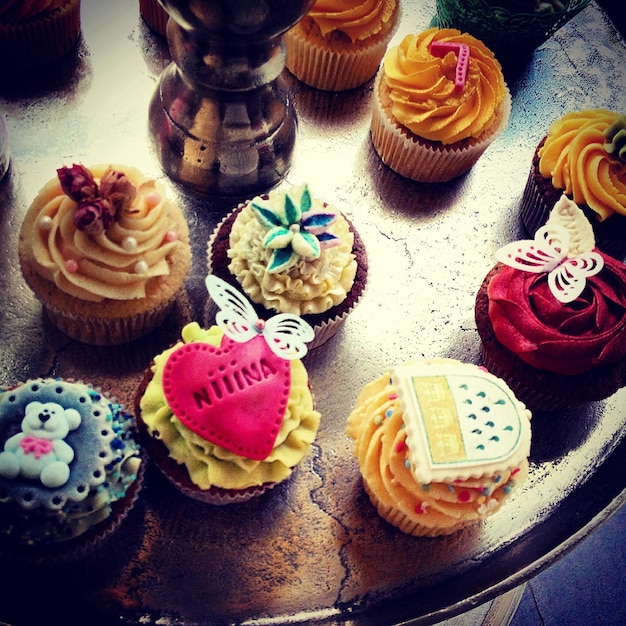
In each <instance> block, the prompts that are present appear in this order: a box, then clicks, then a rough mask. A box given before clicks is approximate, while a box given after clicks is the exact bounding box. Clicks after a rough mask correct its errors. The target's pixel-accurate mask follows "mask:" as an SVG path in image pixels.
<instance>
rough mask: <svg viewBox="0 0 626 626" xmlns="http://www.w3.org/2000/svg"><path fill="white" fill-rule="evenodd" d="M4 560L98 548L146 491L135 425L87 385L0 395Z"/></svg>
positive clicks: (44, 386) (60, 384) (49, 383)
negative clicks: (143, 491)
mask: <svg viewBox="0 0 626 626" xmlns="http://www.w3.org/2000/svg"><path fill="white" fill-rule="evenodd" d="M0 450H1V451H0V554H2V555H3V556H8V557H19V558H22V559H29V560H30V559H33V560H40V559H45V560H48V559H51V560H53V561H59V560H67V559H73V558H78V557H81V556H85V555H86V554H89V553H91V552H93V550H95V549H96V548H98V547H99V546H100V545H101V544H102V542H103V540H104V539H105V538H106V537H108V536H109V535H110V534H111V533H112V532H113V531H114V530H115V529H116V528H117V527H118V526H119V524H120V523H121V522H122V520H123V519H124V518H125V517H126V515H127V513H128V512H129V511H130V509H131V507H132V505H133V503H134V502H135V499H136V496H137V493H138V490H139V488H140V485H141V478H142V465H141V457H140V451H139V446H138V445H137V443H136V442H135V439H134V420H133V417H132V416H131V415H130V414H128V413H127V412H126V411H125V410H124V408H123V407H122V406H121V405H120V404H118V403H117V402H116V401H115V400H114V399H111V398H109V397H107V396H105V395H104V394H103V393H102V392H100V391H98V390H96V389H94V388H92V387H90V386H88V385H86V384H84V383H81V382H70V381H64V380H59V379H52V378H40V379H34V380H29V381H27V382H24V383H20V384H18V385H15V386H13V387H9V388H3V389H0Z"/></svg>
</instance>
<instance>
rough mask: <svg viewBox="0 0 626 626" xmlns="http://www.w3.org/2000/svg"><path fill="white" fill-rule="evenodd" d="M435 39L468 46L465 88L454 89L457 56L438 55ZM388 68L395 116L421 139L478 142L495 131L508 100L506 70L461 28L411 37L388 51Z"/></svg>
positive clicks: (487, 50)
mask: <svg viewBox="0 0 626 626" xmlns="http://www.w3.org/2000/svg"><path fill="white" fill-rule="evenodd" d="M433 41H439V42H452V43H456V44H465V45H467V46H468V47H469V50H470V58H469V64H468V68H467V76H466V79H465V86H464V88H463V89H462V90H455V74H456V67H457V54H456V53H455V52H454V51H450V52H448V53H446V54H445V55H444V56H443V57H441V56H437V55H435V54H433V52H432V51H431V49H430V47H431V44H432V42H433ZM384 70H385V71H384V74H383V80H384V81H385V82H386V84H387V86H388V87H389V89H390V98H391V101H392V109H391V111H392V114H393V116H394V117H395V118H396V119H397V120H398V122H399V123H400V124H402V125H403V126H405V127H406V128H408V129H409V130H410V131H411V132H413V133H414V134H416V135H418V136H419V137H423V138H425V139H429V140H431V141H440V142H442V143H444V144H451V143H454V142H457V141H460V140H463V139H468V138H479V137H480V136H481V135H482V133H484V132H485V131H486V130H487V129H489V128H490V127H492V125H493V124H494V122H495V120H496V119H497V116H498V114H499V109H500V107H501V105H502V103H503V101H504V100H505V98H506V97H507V87H506V84H505V82H504V76H503V74H502V68H501V66H500V64H499V63H498V61H497V60H496V59H495V57H494V55H493V53H492V52H491V51H490V50H489V49H488V48H487V47H486V46H485V45H484V44H483V43H482V42H480V41H479V40H477V39H475V38H474V37H472V36H471V35H468V34H461V32H460V31H458V30H456V29H451V28H447V29H438V28H430V29H428V30H426V31H424V32H423V33H421V34H419V35H407V36H406V37H404V39H403V40H402V42H401V43H400V45H398V46H395V47H393V48H390V49H389V51H388V52H387V54H386V56H385V59H384Z"/></svg>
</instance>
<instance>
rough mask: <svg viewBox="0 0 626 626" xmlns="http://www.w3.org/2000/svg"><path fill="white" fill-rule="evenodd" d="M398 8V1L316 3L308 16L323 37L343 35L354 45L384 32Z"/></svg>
mask: <svg viewBox="0 0 626 626" xmlns="http://www.w3.org/2000/svg"><path fill="white" fill-rule="evenodd" d="M396 7H397V0H382V1H381V0H316V2H315V4H314V5H313V7H312V8H311V9H310V11H309V12H308V13H307V16H308V17H310V18H311V19H312V20H313V21H314V22H315V24H317V26H318V27H319V29H320V31H321V33H322V35H323V36H326V35H328V34H329V33H332V32H333V31H340V32H342V33H344V34H345V35H347V36H348V37H349V38H350V40H351V41H352V42H353V43H354V42H356V41H361V40H363V39H367V38H368V37H371V36H372V35H376V34H377V33H379V32H380V31H382V30H383V29H384V28H385V27H386V25H387V24H388V23H389V22H390V20H391V19H392V18H393V16H394V13H395V11H396Z"/></svg>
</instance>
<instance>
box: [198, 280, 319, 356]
mask: <svg viewBox="0 0 626 626" xmlns="http://www.w3.org/2000/svg"><path fill="white" fill-rule="evenodd" d="M205 282H206V286H207V289H208V290H209V294H210V296H211V298H213V300H214V302H215V303H216V304H217V306H218V307H219V308H220V310H219V311H218V313H217V315H216V316H215V321H216V323H217V325H218V326H219V327H220V328H221V329H222V330H223V331H224V333H225V334H226V335H228V337H230V338H231V339H232V340H233V341H236V342H237V343H245V342H246V341H250V339H252V338H253V337H256V336H257V335H263V337H264V339H265V341H266V342H267V345H268V346H269V347H270V349H271V350H272V352H273V353H274V354H275V355H276V356H278V357H280V358H282V359H288V360H290V359H299V358H302V357H303V356H304V355H305V354H306V353H307V347H306V344H307V342H309V341H311V340H312V339H313V338H314V336H315V333H314V332H313V328H311V326H310V325H309V324H307V323H306V322H305V321H304V320H303V319H302V318H300V317H298V316H297V315H291V314H289V313H279V314H277V315H274V316H273V317H271V318H270V319H268V320H263V319H260V318H259V316H258V315H257V314H256V311H255V310H254V308H253V306H252V305H251V304H250V302H248V300H246V298H244V296H243V295H242V294H241V293H239V292H238V291H237V290H236V289H235V288H234V287H231V285H229V284H228V283H227V282H226V281H224V280H222V279H221V278H218V277H217V276H213V275H209V276H207V277H206V281H205Z"/></svg>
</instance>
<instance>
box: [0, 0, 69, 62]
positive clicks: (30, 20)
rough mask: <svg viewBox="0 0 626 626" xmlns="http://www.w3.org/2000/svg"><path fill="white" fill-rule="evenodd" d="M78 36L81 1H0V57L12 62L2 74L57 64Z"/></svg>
mask: <svg viewBox="0 0 626 626" xmlns="http://www.w3.org/2000/svg"><path fill="white" fill-rule="evenodd" d="M80 33H81V22H80V0H40V1H39V2H22V1H18V0H0V55H2V57H3V58H5V59H9V58H10V59H11V62H10V63H8V64H7V65H8V66H9V67H6V68H5V71H15V70H21V69H25V68H32V67H37V66H44V65H48V64H50V63H53V62H55V61H58V60H59V59H61V58H62V57H64V56H65V55H66V54H67V53H68V52H69V51H70V50H71V49H72V48H73V47H74V46H75V45H76V42H77V41H78V38H79V37H80Z"/></svg>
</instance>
